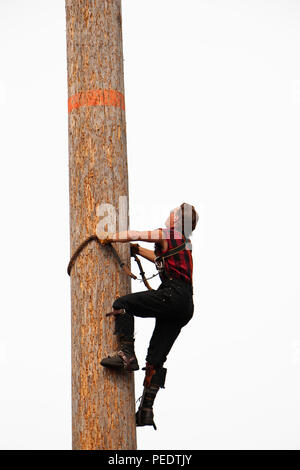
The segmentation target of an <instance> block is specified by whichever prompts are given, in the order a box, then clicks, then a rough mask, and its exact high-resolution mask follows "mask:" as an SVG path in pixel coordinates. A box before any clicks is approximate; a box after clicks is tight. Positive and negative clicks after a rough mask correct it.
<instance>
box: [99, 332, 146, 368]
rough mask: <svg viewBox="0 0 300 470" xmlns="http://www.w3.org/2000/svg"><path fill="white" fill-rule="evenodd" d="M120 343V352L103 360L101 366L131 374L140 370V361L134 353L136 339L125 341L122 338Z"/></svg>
mask: <svg viewBox="0 0 300 470" xmlns="http://www.w3.org/2000/svg"><path fill="white" fill-rule="evenodd" d="M120 342H121V347H120V350H119V351H118V352H117V353H116V354H114V355H113V356H108V357H105V358H104V359H102V361H101V362H100V364H101V365H102V366H104V367H110V368H113V369H125V370H127V371H129V372H132V371H135V370H139V364H138V360H137V357H136V355H135V352H134V339H132V340H125V339H123V338H121V339H120Z"/></svg>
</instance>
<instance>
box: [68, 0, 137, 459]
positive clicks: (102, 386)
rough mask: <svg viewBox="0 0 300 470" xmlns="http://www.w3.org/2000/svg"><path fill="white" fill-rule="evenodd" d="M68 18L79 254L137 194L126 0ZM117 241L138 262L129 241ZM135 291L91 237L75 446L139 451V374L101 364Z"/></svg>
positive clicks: (76, 365)
mask: <svg viewBox="0 0 300 470" xmlns="http://www.w3.org/2000/svg"><path fill="white" fill-rule="evenodd" d="M66 24H67V31H66V35H67V63H68V97H69V99H68V112H69V195H70V250H71V253H74V251H75V249H76V248H77V247H78V245H79V244H80V243H81V242H82V241H83V240H84V239H85V238H87V237H88V236H90V235H92V234H95V233H96V228H97V224H98V223H99V213H101V207H103V206H101V204H105V203H106V204H111V205H112V206H113V207H114V208H115V209H116V211H117V229H118V226H119V224H118V211H119V207H118V204H119V197H120V196H128V175H127V155H126V121H125V106H124V78H123V46H122V19H121V0H66ZM99 208H100V209H99ZM127 222H128V216H127ZM123 225H124V222H123ZM115 247H116V248H117V250H118V252H119V254H120V257H121V259H122V260H124V261H125V263H127V264H129V262H130V255H129V245H128V244H117V245H115ZM129 292H130V279H129V278H128V277H127V276H126V274H125V273H124V271H123V270H121V269H120V268H119V266H118V265H117V263H116V262H115V259H114V258H113V257H112V254H111V253H110V252H109V250H107V249H106V248H105V247H99V246H98V245H97V244H96V243H95V242H92V243H91V244H90V245H88V246H87V247H86V248H85V249H84V250H83V252H82V253H81V254H80V255H79V257H78V259H77V260H76V262H75V265H74V267H73V269H72V273H71V310H72V431H73V432H72V435H73V439H72V441H73V449H86V450H88V449H106V450H111V449H112V450H119V449H125V450H131V449H136V429H135V397H134V378H133V374H130V373H128V372H124V371H121V372H115V371H110V370H108V369H105V368H103V367H102V366H101V365H100V360H101V358H102V357H104V356H107V355H108V354H109V353H112V352H115V351H117V350H118V349H117V347H118V345H117V341H116V337H115V336H114V335H113V328H114V325H113V322H114V318H113V317H110V318H106V317H105V315H104V314H105V312H108V311H111V306H112V303H113V301H114V299H115V298H116V297H119V296H122V295H125V294H127V293H129Z"/></svg>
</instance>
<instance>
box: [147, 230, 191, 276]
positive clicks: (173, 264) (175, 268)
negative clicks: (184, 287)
mask: <svg viewBox="0 0 300 470" xmlns="http://www.w3.org/2000/svg"><path fill="white" fill-rule="evenodd" d="M161 230H162V231H163V234H164V235H163V238H164V239H165V240H166V241H167V242H168V248H167V249H166V250H165V251H162V247H161V245H160V243H155V250H154V253H155V254H156V256H161V255H162V254H164V253H166V252H167V251H169V250H171V249H172V248H175V247H176V246H178V245H182V243H184V240H185V238H184V236H183V234H182V233H180V232H177V231H176V230H174V228H170V229H167V228H163V229H161ZM186 242H187V245H188V247H189V249H184V250H182V251H180V252H179V253H177V254H176V255H173V256H170V257H169V258H165V260H164V261H165V272H166V277H169V276H171V277H176V278H179V279H182V280H183V281H185V282H189V283H190V284H193V257H192V244H191V241H190V239H186ZM162 278H164V276H163V275H162Z"/></svg>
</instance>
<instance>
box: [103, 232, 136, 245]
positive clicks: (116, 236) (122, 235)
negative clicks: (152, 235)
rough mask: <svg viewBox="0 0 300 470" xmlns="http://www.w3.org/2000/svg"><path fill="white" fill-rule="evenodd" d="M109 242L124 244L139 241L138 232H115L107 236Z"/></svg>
mask: <svg viewBox="0 0 300 470" xmlns="http://www.w3.org/2000/svg"><path fill="white" fill-rule="evenodd" d="M109 238H110V240H112V241H113V242H114V241H116V242H120V243H125V242H132V241H137V240H139V232H138V231H136V230H125V231H124V232H116V233H112V234H109Z"/></svg>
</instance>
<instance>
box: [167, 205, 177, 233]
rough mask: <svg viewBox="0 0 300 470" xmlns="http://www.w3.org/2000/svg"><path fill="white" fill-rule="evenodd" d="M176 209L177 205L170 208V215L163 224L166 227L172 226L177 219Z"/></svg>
mask: <svg viewBox="0 0 300 470" xmlns="http://www.w3.org/2000/svg"><path fill="white" fill-rule="evenodd" d="M178 209H179V207H175V209H172V210H171V211H170V215H169V217H168V218H167V219H166V221H165V226H166V227H167V228H170V227H174V225H175V224H176V222H177V221H178Z"/></svg>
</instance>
